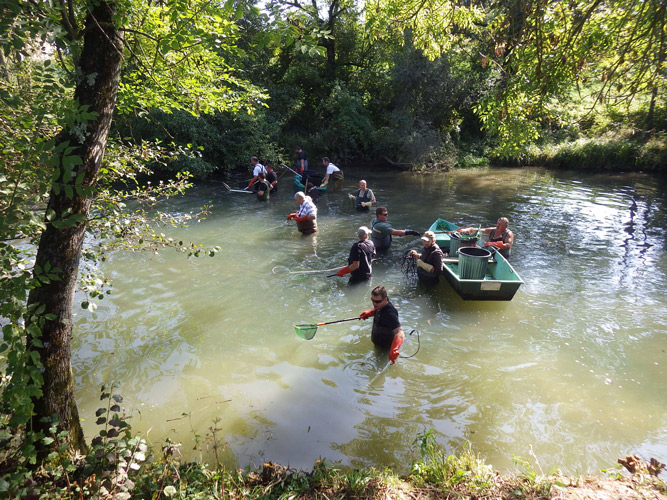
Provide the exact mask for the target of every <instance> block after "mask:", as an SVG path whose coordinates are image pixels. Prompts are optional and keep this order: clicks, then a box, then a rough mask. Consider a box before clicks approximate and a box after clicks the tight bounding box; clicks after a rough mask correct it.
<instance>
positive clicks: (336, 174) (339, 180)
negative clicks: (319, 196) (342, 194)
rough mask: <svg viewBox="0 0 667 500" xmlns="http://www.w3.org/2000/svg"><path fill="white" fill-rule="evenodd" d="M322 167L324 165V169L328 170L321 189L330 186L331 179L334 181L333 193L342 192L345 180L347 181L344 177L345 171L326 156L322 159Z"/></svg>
mask: <svg viewBox="0 0 667 500" xmlns="http://www.w3.org/2000/svg"><path fill="white" fill-rule="evenodd" d="M322 165H324V168H326V169H327V170H326V173H325V175H324V179H323V180H322V184H320V187H324V186H326V185H327V184H329V178H331V180H332V181H333V191H338V190H340V189H341V188H342V187H343V180H344V179H345V177H344V176H343V171H342V170H341V169H340V168H338V167H337V166H336V165H334V164H333V163H331V162H330V161H329V158H327V157H326V156H325V157H324V158H322Z"/></svg>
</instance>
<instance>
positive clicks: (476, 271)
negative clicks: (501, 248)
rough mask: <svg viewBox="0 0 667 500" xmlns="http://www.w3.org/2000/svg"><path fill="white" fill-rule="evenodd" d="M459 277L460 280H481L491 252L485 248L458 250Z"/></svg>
mask: <svg viewBox="0 0 667 500" xmlns="http://www.w3.org/2000/svg"><path fill="white" fill-rule="evenodd" d="M458 254H459V277H460V278H461V279H462V280H483V279H484V276H485V275H486V268H487V267H488V265H489V257H491V252H489V251H488V250H486V249H485V248H479V247H463V248H459V250H458Z"/></svg>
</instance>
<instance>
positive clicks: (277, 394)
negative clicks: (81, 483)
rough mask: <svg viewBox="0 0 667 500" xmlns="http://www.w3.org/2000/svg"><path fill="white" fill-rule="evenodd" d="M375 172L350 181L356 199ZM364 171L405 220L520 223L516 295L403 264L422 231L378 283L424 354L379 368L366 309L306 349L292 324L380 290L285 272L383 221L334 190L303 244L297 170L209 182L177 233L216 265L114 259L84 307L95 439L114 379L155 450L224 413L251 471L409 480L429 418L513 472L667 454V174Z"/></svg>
mask: <svg viewBox="0 0 667 500" xmlns="http://www.w3.org/2000/svg"><path fill="white" fill-rule="evenodd" d="M359 178H360V177H359V175H358V174H355V173H352V172H347V180H346V190H345V191H346V192H347V191H351V190H352V188H353V187H354V186H355V185H356V182H357V181H358V179H359ZM364 178H365V179H366V180H367V181H368V183H369V187H370V188H371V189H373V190H374V191H375V194H376V196H377V197H378V200H379V202H380V204H382V205H385V206H387V207H388V208H389V213H390V216H389V221H390V222H392V223H393V225H394V226H395V227H397V228H405V227H407V228H411V229H417V230H420V231H424V230H425V229H427V228H428V226H429V225H430V224H431V223H432V222H433V220H435V219H436V218H437V217H442V218H444V219H447V220H450V221H453V222H457V223H466V224H472V225H478V224H482V225H493V224H494V223H495V221H496V219H497V218H498V217H499V216H501V215H505V216H507V217H508V218H509V219H510V227H511V229H512V230H513V231H514V233H515V241H516V243H515V246H514V249H513V257H512V264H513V266H514V267H515V269H516V270H517V271H518V273H519V274H520V275H521V277H522V278H523V279H524V281H525V284H524V285H523V286H522V287H521V288H520V290H519V291H518V293H517V294H516V296H515V297H514V299H513V300H512V301H511V302H471V301H462V300H461V299H459V297H458V296H457V295H456V294H455V293H454V292H453V290H452V289H451V288H450V287H449V285H448V284H447V283H446V282H444V281H443V282H442V283H441V284H440V285H439V287H438V288H437V289H434V290H429V291H425V290H422V289H420V288H417V287H415V285H414V283H413V282H411V281H408V280H406V278H405V277H404V276H403V275H402V274H401V266H400V263H401V258H402V255H403V254H404V253H405V251H407V250H408V249H410V248H419V247H420V246H421V245H420V242H419V239H417V238H412V237H405V238H396V239H395V240H394V244H393V246H392V251H391V253H390V254H389V255H388V257H387V258H384V259H382V260H380V261H378V262H377V263H376V264H375V266H374V276H373V280H372V285H379V284H382V285H384V286H386V287H387V288H388V290H389V295H390V300H391V301H392V302H393V303H394V304H395V305H396V307H397V308H398V310H399V313H400V316H401V322H402V324H403V326H404V328H405V329H406V330H407V331H409V330H412V329H416V330H418V331H419V332H420V338H419V340H420V344H421V348H420V349H419V352H418V353H417V355H416V356H414V357H412V358H410V359H399V362H398V363H397V364H396V365H395V366H391V367H389V368H387V369H386V370H385V371H383V372H382V373H381V374H380V376H378V377H375V375H376V373H377V370H378V368H382V367H383V366H384V363H385V361H384V359H378V356H377V355H376V353H375V352H374V350H373V347H372V344H371V341H370V327H371V325H370V323H369V322H356V321H353V322H347V323H340V324H336V325H329V326H324V327H320V328H319V330H318V331H317V334H316V336H315V338H314V339H313V340H311V341H305V340H302V339H300V338H298V337H297V336H296V335H295V333H294V329H293V325H294V324H295V323H315V322H320V321H330V320H336V319H343V318H349V317H353V316H357V315H358V314H359V313H360V312H361V311H362V310H364V309H368V308H370V307H371V303H370V299H369V287H368V286H366V285H359V286H355V287H349V286H348V285H347V280H346V279H343V278H337V277H334V278H327V277H326V273H323V274H319V275H305V276H299V275H284V274H274V273H273V272H272V269H274V267H275V266H278V265H282V266H288V267H289V268H290V269H292V270H294V271H296V270H316V269H330V268H337V267H341V266H342V265H344V264H345V263H346V258H347V254H348V252H349V248H350V246H351V245H352V243H354V241H355V240H356V229H357V227H358V226H359V225H361V224H370V216H369V215H368V214H358V213H356V212H354V211H353V210H352V209H351V206H350V205H349V204H348V203H349V202H348V201H347V199H346V196H345V194H344V193H338V194H332V193H329V194H327V195H326V196H323V197H322V198H321V199H320V201H319V204H318V206H319V212H320V215H319V219H318V221H319V227H320V233H319V234H317V235H316V236H315V237H306V238H303V237H301V236H300V235H299V234H298V233H297V231H296V229H295V228H294V226H293V223H289V224H288V225H285V224H283V221H284V220H285V216H286V215H287V213H289V212H291V211H294V209H295V207H296V204H295V203H294V201H293V200H292V196H291V195H292V194H293V192H294V190H293V189H292V186H291V177H288V176H285V177H283V178H282V180H281V182H282V184H281V191H280V193H279V195H278V196H277V197H274V198H277V199H274V200H272V201H271V203H270V204H268V205H266V204H264V205H262V204H259V203H257V202H255V201H254V200H253V199H251V197H248V196H246V195H243V194H233V193H228V192H226V191H225V190H224V188H223V187H222V185H221V184H219V183H211V184H206V185H200V186H198V187H197V188H195V189H193V190H192V191H191V192H190V194H189V195H188V196H186V197H183V198H181V199H179V200H176V201H170V202H169V203H170V205H169V210H170V211H172V212H173V213H174V214H179V213H183V212H187V211H190V210H194V209H196V208H197V207H199V206H201V205H203V204H204V203H207V202H211V203H212V206H213V213H212V215H210V216H209V217H208V219H206V220H205V221H204V222H201V223H199V224H195V225H193V226H191V227H190V228H189V229H188V230H187V231H180V232H175V233H173V234H174V236H176V237H178V238H179V239H183V240H186V241H196V242H199V243H205V244H208V245H220V246H222V251H221V252H220V253H219V254H218V256H216V257H215V258H209V257H204V258H199V259H190V260H187V259H186V258H185V257H184V256H183V255H181V254H178V253H176V252H173V251H169V250H167V251H164V252H163V253H161V254H160V255H153V254H145V253H144V254H116V255H113V256H112V258H110V259H109V261H108V262H107V265H106V268H105V270H106V272H107V273H108V274H109V275H110V276H111V277H112V278H113V279H114V293H113V295H111V296H110V297H108V299H105V300H104V301H103V303H102V304H101V305H100V307H99V309H98V310H97V311H96V312H95V313H88V312H85V311H83V310H81V309H78V308H77V310H78V311H80V312H79V313H78V317H77V322H76V329H75V335H74V337H75V339H74V355H73V366H74V371H75V376H76V381H77V395H78V396H79V404H80V411H81V413H82V417H83V418H85V419H86V422H85V430H86V433H87V435H88V436H89V437H91V436H92V435H94V433H96V432H97V429H96V426H95V425H94V421H95V417H94V411H95V409H96V408H97V407H98V406H99V387H100V386H101V384H102V383H104V382H108V381H111V380H119V381H120V382H121V391H122V394H123V395H124V397H125V401H124V405H125V407H126V408H127V409H128V411H130V412H131V413H132V416H133V417H132V420H131V423H132V425H133V427H134V428H135V429H136V430H137V431H140V432H142V433H144V434H147V435H148V439H149V440H150V441H152V442H153V443H156V444H159V443H161V442H163V441H164V440H165V439H166V438H170V439H172V440H173V441H177V442H181V443H183V445H184V446H183V453H184V454H185V455H186V456H188V457H189V458H193V457H197V456H201V455H203V456H204V458H205V459H207V460H210V457H211V455H210V453H211V452H210V440H207V439H206V435H207V434H208V433H209V432H210V431H209V429H210V428H211V427H212V426H213V425H214V420H215V419H219V421H218V422H217V424H216V425H217V426H218V428H219V429H221V431H220V432H219V433H218V436H222V439H223V440H224V443H225V445H226V446H225V452H224V457H225V463H226V464H227V465H229V466H235V467H239V466H240V467H243V466H246V465H258V464H261V463H262V461H263V460H274V461H277V462H280V463H282V464H285V465H290V466H292V467H296V468H304V469H310V467H311V466H312V464H313V462H314V461H315V460H317V459H318V458H321V457H326V458H327V459H330V460H334V461H340V462H342V463H343V464H345V465H351V466H355V467H359V466H365V465H377V466H384V465H388V466H392V467H395V468H397V469H398V470H400V471H405V470H407V467H408V466H409V464H410V462H411V460H412V459H414V458H415V457H416V455H417V453H418V451H417V449H416V448H415V447H414V446H413V441H414V440H415V438H416V437H417V436H418V435H419V434H420V433H423V432H424V431H426V430H428V429H433V430H434V432H435V436H436V437H437V441H438V442H439V443H440V444H441V445H443V446H444V447H445V448H446V449H447V450H452V451H457V450H458V449H459V448H460V446H461V445H462V443H463V442H464V441H466V440H468V441H470V442H471V443H472V445H473V448H474V449H475V450H476V451H478V452H480V453H481V454H482V455H483V456H484V457H485V458H486V460H487V461H488V462H490V463H491V464H493V465H495V466H497V467H499V468H501V469H504V468H511V467H513V457H514V456H521V457H524V458H526V459H529V460H531V461H532V462H533V464H536V460H535V458H534V457H537V460H538V461H539V465H540V467H541V468H542V469H543V470H544V471H545V472H547V471H548V470H549V469H551V468H552V467H561V468H562V470H563V471H564V472H569V473H579V472H588V471H592V472H595V471H597V470H599V469H600V468H602V467H609V466H612V465H613V464H614V463H615V462H616V458H618V457H619V456H624V455H625V454H626V453H627V452H639V453H640V454H642V455H643V456H644V457H645V458H646V457H649V456H655V457H656V458H658V459H660V460H661V461H663V462H665V461H667V445H666V444H665V443H667V382H666V381H667V377H666V374H667V373H666V371H667V370H666V364H667V353H666V351H667V294H666V293H665V287H666V285H667V262H666V260H665V246H666V245H665V244H666V241H665V235H666V233H665V227H667V213H666V211H665V205H666V201H667V188H666V185H665V184H664V183H663V184H661V183H660V181H659V180H656V179H654V178H651V177H645V176H641V175H633V176H630V175H628V176H613V177H610V176H582V175H581V174H569V173H548V172H544V171H542V170H483V171H474V172H458V173H453V174H443V175H437V176H426V177H421V176H413V175H410V174H405V173H403V174H397V173H387V174H369V175H366V174H364ZM417 340H418V339H417V338H416V334H414V335H412V336H411V337H409V339H408V340H407V341H406V343H405V345H404V347H403V349H402V352H403V354H404V355H411V354H413V353H414V352H415V351H417V348H418V341H417ZM369 382H370V384H369ZM536 467H537V466H536Z"/></svg>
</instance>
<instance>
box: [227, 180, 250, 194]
mask: <svg viewBox="0 0 667 500" xmlns="http://www.w3.org/2000/svg"><path fill="white" fill-rule="evenodd" d="M222 185H223V186H225V189H226V190H227V191H229V192H230V193H245V194H254V193H253V192H252V191H246V190H245V189H232V188H231V187H230V186H229V184H227V183H226V182H223V183H222Z"/></svg>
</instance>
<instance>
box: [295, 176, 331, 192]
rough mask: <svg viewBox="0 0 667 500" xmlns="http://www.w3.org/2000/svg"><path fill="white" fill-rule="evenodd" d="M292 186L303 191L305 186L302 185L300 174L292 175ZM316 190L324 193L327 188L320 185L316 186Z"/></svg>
mask: <svg viewBox="0 0 667 500" xmlns="http://www.w3.org/2000/svg"><path fill="white" fill-rule="evenodd" d="M294 186H295V187H296V188H297V190H299V191H304V190H305V188H306V186H304V185H303V183H302V182H301V176H300V175H295V176H294ZM317 190H318V191H319V192H320V193H324V192H326V190H327V186H324V187H322V186H317Z"/></svg>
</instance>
